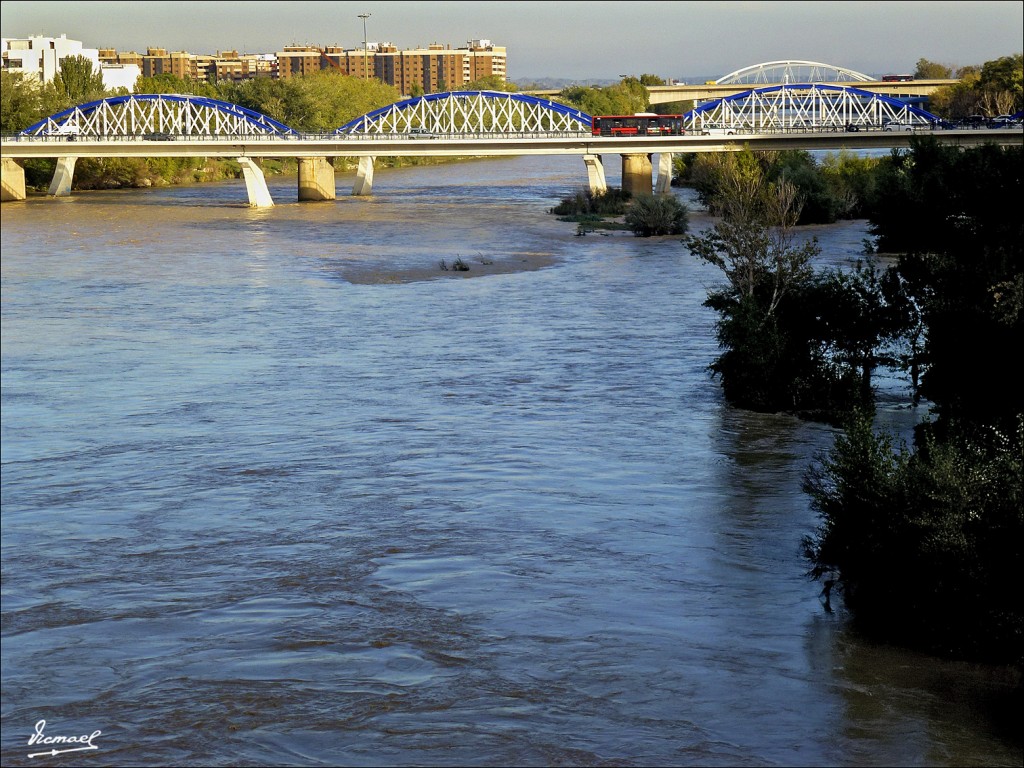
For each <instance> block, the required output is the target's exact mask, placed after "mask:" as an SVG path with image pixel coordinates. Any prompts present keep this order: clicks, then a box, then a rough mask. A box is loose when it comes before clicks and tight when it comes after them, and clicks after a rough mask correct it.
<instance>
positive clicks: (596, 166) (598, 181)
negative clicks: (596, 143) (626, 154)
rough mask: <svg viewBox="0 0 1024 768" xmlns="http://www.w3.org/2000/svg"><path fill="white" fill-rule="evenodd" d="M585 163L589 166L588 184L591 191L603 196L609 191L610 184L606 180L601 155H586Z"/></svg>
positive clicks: (584, 157)
mask: <svg viewBox="0 0 1024 768" xmlns="http://www.w3.org/2000/svg"><path fill="white" fill-rule="evenodd" d="M583 162H584V163H585V164H586V166H587V182H588V183H589V184H590V191H591V193H593V194H595V195H602V194H604V193H605V192H607V191H608V182H607V181H605V178H604V163H603V162H602V161H601V156H600V155H584V156H583Z"/></svg>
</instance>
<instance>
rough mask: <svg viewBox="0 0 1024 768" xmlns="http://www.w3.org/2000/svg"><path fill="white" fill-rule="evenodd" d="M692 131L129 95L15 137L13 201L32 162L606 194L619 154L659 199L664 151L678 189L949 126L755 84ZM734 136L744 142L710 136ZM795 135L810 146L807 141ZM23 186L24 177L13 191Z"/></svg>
mask: <svg viewBox="0 0 1024 768" xmlns="http://www.w3.org/2000/svg"><path fill="white" fill-rule="evenodd" d="M683 124H684V126H685V128H686V133H687V135H685V136H637V137H598V136H594V135H593V131H592V126H593V117H592V116H591V115H589V114H587V113H585V112H583V111H581V110H579V109H576V108H575V107H571V106H568V105H565V104H560V103H558V102H555V101H552V100H549V99H545V98H541V97H538V96H533V95H528V94H519V93H506V92H501V91H453V92H446V93H436V94H429V95H426V96H419V97H415V98H410V99H405V100H403V101H400V102H397V103H395V104H391V105H388V106H386V107H382V108H380V109H375V110H373V111H371V112H369V113H367V114H365V115H362V116H360V117H358V118H356V119H355V120H352V121H350V122H349V123H346V124H345V125H342V126H340V127H338V128H336V129H334V130H333V131H331V132H329V133H321V134H309V133H301V132H299V131H297V130H296V129H294V128H292V127H290V126H288V125H285V124H284V123H282V122H280V121H277V120H274V119H272V118H270V117H268V116H267V115H263V114H260V113H258V112H255V111H253V110H249V109H246V108H244V107H241V106H238V105H236V104H230V103H227V102H223V101H218V100H216V99H210V98H206V97H200V96H191V95H177V94H136V95H129V96H115V97H111V98H106V99H101V100H98V101H93V102H90V103H88V104H82V105H78V106H75V107H72V108H70V109H67V110H64V111H63V112H60V113H57V114H55V115H51V116H49V117H47V118H45V119H43V120H40V121H39V122H37V123H35V124H34V125H31V126H29V127H28V128H26V129H25V130H24V131H22V132H21V133H19V134H16V135H15V136H13V137H12V136H5V137H3V138H2V148H3V152H2V154H3V173H4V184H3V187H4V199H5V200H8V199H25V196H24V170H23V167H20V166H17V167H14V166H16V164H17V163H18V162H19V161H21V162H23V160H24V159H26V158H30V157H56V158H58V163H57V169H56V172H55V174H54V179H53V182H52V184H51V186H50V194H52V195H66V194H69V193H70V189H71V179H72V175H73V172H74V164H75V161H76V160H77V158H78V157H126V156H136V157H154V156H164V157H168V156H177V157H194V156H199V157H203V156H206V157H210V156H220V157H235V158H236V159H237V160H238V162H239V164H240V165H241V167H242V171H243V175H244V177H245V181H246V187H247V191H248V193H249V202H250V205H253V206H267V205H272V204H273V202H272V201H271V199H270V194H269V192H268V191H267V188H266V181H265V179H264V178H263V174H262V171H261V170H260V168H259V166H258V165H256V164H255V163H254V162H253V161H252V159H251V158H253V157H256V158H258V157H297V158H299V199H300V200H327V199H334V198H335V194H336V193H335V181H334V171H333V167H332V166H331V164H330V162H329V161H328V158H330V157H335V156H349V157H358V158H359V167H358V170H357V175H356V181H355V184H354V187H353V194H356V195H365V194H370V192H371V189H372V182H373V162H374V158H375V157H377V156H381V155H391V156H463V157H465V156H496V155H506V156H512V155H523V154H578V155H582V156H583V159H584V162H585V164H586V167H587V171H588V177H589V182H590V186H591V188H592V189H594V190H600V189H603V188H606V185H605V181H604V171H603V166H602V161H601V156H600V153H601V152H612V153H618V154H620V155H621V156H622V160H623V188H624V189H630V191H634V192H635V191H644V189H645V187H646V191H648V192H649V191H650V190H651V173H652V166H651V156H652V155H654V154H657V155H658V156H659V166H658V183H657V188H658V191H659V192H667V191H668V184H669V181H670V180H671V159H672V154H673V153H679V152H694V151H726V150H733V149H738V148H740V147H741V146H742V145H743V144H744V143H746V142H747V141H750V142H754V143H756V142H761V143H760V144H758V145H757V148H764V149H768V148H774V147H779V148H792V147H797V146H804V147H813V146H821V147H823V148H833V147H838V146H840V144H839V143H837V142H838V140H837V139H832V142H831V143H826V142H823V141H817V142H815V141H812V138H813V137H812V136H811V134H812V133H814V134H821V133H838V132H848V131H864V132H868V131H871V130H876V131H879V130H881V129H883V128H884V127H886V126H889V125H891V124H899V125H900V126H906V127H907V129H908V130H913V129H926V128H931V127H935V126H936V125H937V124H938V118H937V117H936V116H935V115H932V114H931V113H929V112H927V111H925V110H923V109H920V108H917V107H914V106H912V105H910V104H908V103H906V102H905V101H902V100H900V99H898V98H894V97H890V96H885V95H880V94H877V93H873V92H870V91H866V90H861V89H858V88H855V87H851V86H846V85H832V84H826V83H815V82H806V83H796V84H783V85H772V86H766V87H762V88H755V89H751V90H749V91H744V92H742V93H738V94H735V95H731V96H728V97H725V98H721V99H718V100H715V101H709V102H706V103H703V104H701V105H700V106H698V107H696V108H695V109H693V110H691V111H690V112H688V113H686V115H684V116H683ZM730 134H731V135H735V138H732V139H727V138H716V139H714V140H709V139H708V138H706V137H708V136H711V135H714V136H718V137H722V136H726V135H730ZM740 134H743V135H744V136H743V137H742V139H741V137H740V136H739V135H740ZM792 134H803V135H804V136H805V137H806V138H803V139H799V140H793V139H792ZM786 137H790V140H789V141H788V143H787V141H785V140H784V139H786ZM822 138H828V137H821V136H819V137H818V139H822ZM876 138H878V139H882V138H885V137H882V136H876ZM887 141H888V142H889V143H881V142H875V143H874V144H867V143H864V142H863V141H862V142H861V143H859V144H858V143H856V142H854V143H853V146H859V147H864V146H906V141H905V137H904V140H903V141H902V142H901V141H897V140H895V137H892V138H891V139H887ZM846 145H847V144H842V146H846ZM18 171H20V172H21V181H20V183H21V192H20V197H19V196H18V190H17V179H16V176H17V172H18ZM645 176H646V181H645V180H644V178H645ZM10 179H14V181H12V182H11V183H8V182H9V180H10ZM11 190H13V192H12V191H11ZM12 195H13V196H12Z"/></svg>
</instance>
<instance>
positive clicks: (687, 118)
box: [683, 83, 941, 125]
mask: <svg viewBox="0 0 1024 768" xmlns="http://www.w3.org/2000/svg"><path fill="white" fill-rule="evenodd" d="M786 91H796V92H798V93H807V92H815V91H837V92H840V93H842V94H844V95H850V96H856V97H857V98H859V99H863V100H866V101H868V102H871V101H877V102H881V103H883V104H887V105H888V106H890V107H893V108H896V109H898V110H904V109H905V110H907V112H908V113H910V114H913V115H917V116H918V117H920V118H921V119H922V120H924V121H927V122H928V123H934V122H936V121H939V120H940V119H941V118H939V117H938V116H937V115H933V114H932V113H931V112H928V111H927V110H924V109H921V108H920V107H915V106H912V105H911V104H909V103H908V102H906V101H903V100H901V99H898V98H895V97H892V96H886V95H884V94H880V93H873V92H871V91H865V90H863V89H861V88H854V87H852V86H845V85H828V84H826V83H795V84H790V85H772V86H767V87H765V88H752V89H751V90H749V91H743V92H742V93H735V94H733V95H731V96H723V97H722V98H720V99H715V100H714V101H708V102H705V103H704V104H701V105H700V106H698V107H694V108H693V109H691V110H690V111H689V112H687V113H686V114H684V115H683V120H684V123H689V124H691V125H692V124H693V123H694V119H695V118H696V117H698V116H701V115H705V114H707V113H709V112H713V111H714V110H715V109H718V108H719V107H720V106H721V105H723V104H728V103H731V102H740V101H743V100H745V99H748V98H750V97H751V96H753V95H766V94H773V93H779V92H786Z"/></svg>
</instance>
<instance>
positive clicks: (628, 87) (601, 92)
mask: <svg viewBox="0 0 1024 768" xmlns="http://www.w3.org/2000/svg"><path fill="white" fill-rule="evenodd" d="M558 100H559V101H561V102H563V103H565V104H570V105H572V106H574V107H576V108H577V109H580V110H583V111H584V112H586V113H587V114H589V115H632V114H635V113H637V112H643V111H644V110H645V109H646V108H647V101H648V94H647V89H646V88H644V87H643V86H642V85H640V83H639V81H634V83H633V84H619V85H611V86H608V87H607V88H593V87H590V86H583V85H574V86H570V87H569V88H563V89H562V90H561V91H560V92H559V94H558Z"/></svg>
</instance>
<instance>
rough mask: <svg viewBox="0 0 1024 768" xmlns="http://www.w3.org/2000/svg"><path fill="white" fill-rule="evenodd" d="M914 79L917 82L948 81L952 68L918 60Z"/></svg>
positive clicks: (951, 74) (951, 75) (926, 60)
mask: <svg viewBox="0 0 1024 768" xmlns="http://www.w3.org/2000/svg"><path fill="white" fill-rule="evenodd" d="M914 77H916V78H917V79H918V80H949V79H950V78H951V77H953V68H952V67H947V66H946V65H945V64H939V63H938V62H935V61H928V59H918V60H917V69H915V70H914Z"/></svg>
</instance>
